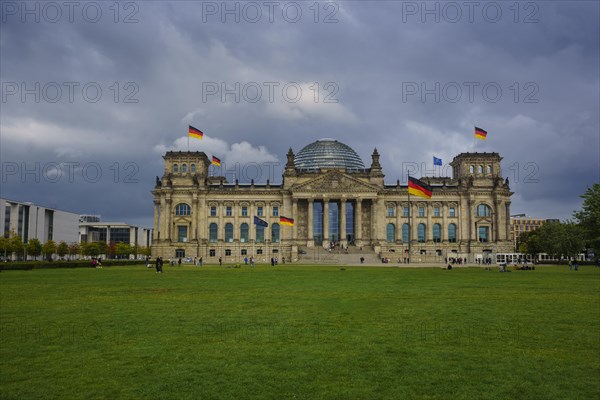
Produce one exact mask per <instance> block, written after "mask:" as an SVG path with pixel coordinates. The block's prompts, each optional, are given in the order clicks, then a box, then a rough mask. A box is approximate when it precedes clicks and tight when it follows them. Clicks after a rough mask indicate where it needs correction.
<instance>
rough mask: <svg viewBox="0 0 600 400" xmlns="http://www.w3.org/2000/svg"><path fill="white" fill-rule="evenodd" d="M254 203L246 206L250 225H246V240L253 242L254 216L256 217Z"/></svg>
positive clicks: (254, 234)
mask: <svg viewBox="0 0 600 400" xmlns="http://www.w3.org/2000/svg"><path fill="white" fill-rule="evenodd" d="M255 207H256V206H255V205H254V202H253V201H251V202H250V205H249V206H248V213H249V214H248V215H250V223H249V224H248V234H249V238H248V240H250V241H253V240H256V225H254V216H255V215H256V211H255Z"/></svg>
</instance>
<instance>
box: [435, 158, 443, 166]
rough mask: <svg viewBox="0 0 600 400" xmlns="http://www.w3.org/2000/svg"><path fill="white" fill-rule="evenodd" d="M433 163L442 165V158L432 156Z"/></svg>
mask: <svg viewBox="0 0 600 400" xmlns="http://www.w3.org/2000/svg"><path fill="white" fill-rule="evenodd" d="M433 165H442V159H441V158H437V157H436V156H433Z"/></svg>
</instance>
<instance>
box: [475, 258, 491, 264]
mask: <svg viewBox="0 0 600 400" xmlns="http://www.w3.org/2000/svg"><path fill="white" fill-rule="evenodd" d="M475 262H476V263H477V264H479V265H492V257H486V258H476V259H475Z"/></svg>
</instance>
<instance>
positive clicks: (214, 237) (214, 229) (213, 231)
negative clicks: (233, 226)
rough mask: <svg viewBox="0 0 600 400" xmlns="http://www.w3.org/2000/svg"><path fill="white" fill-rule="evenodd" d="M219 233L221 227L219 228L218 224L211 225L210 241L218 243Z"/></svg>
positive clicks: (209, 230) (209, 229) (209, 231)
mask: <svg viewBox="0 0 600 400" xmlns="http://www.w3.org/2000/svg"><path fill="white" fill-rule="evenodd" d="M218 232H219V227H218V226H217V224H215V223H214V222H213V223H212V224H210V225H209V227H208V241H209V242H216V241H217V235H218Z"/></svg>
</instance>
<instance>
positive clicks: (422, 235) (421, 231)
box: [417, 224, 427, 243]
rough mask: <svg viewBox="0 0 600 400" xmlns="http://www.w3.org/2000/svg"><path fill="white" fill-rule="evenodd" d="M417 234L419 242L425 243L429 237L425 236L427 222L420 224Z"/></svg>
mask: <svg viewBox="0 0 600 400" xmlns="http://www.w3.org/2000/svg"><path fill="white" fill-rule="evenodd" d="M417 236H418V241H419V243H424V242H425V240H426V239H427V238H426V236H425V224H419V226H418V228H417Z"/></svg>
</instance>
